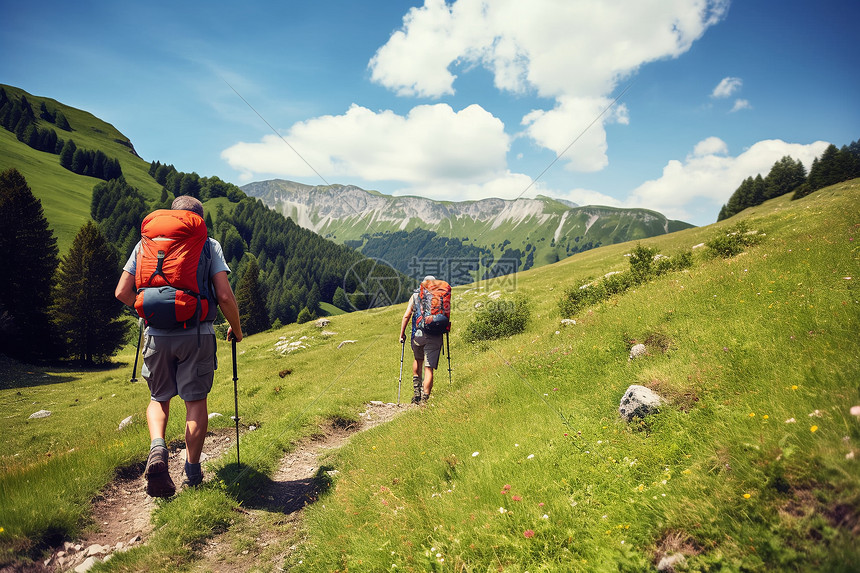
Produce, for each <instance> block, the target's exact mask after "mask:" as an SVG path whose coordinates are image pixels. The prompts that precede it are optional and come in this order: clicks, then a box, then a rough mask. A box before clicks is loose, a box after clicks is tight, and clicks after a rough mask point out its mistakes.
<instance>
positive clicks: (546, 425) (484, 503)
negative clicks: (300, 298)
mask: <svg viewBox="0 0 860 573" xmlns="http://www.w3.org/2000/svg"><path fill="white" fill-rule="evenodd" d="M858 201H860V180H854V181H852V182H848V183H844V184H840V185H837V186H834V187H830V188H827V189H824V190H821V191H819V192H816V193H815V194H813V195H811V196H809V197H806V198H804V199H802V200H799V201H796V202H790V201H789V199H788V197H782V198H779V199H775V200H773V201H770V202H768V203H765V204H764V205H762V206H760V207H756V208H753V209H749V210H746V211H744V212H743V213H741V214H740V215H738V216H736V217H734V218H732V219H730V220H728V221H725V222H722V223H719V224H715V225H711V226H708V227H703V228H695V229H689V230H684V231H680V232H678V233H674V234H670V235H665V236H661V237H657V238H653V239H648V240H646V241H642V244H643V245H647V246H649V247H654V248H657V249H659V250H660V252H662V253H665V254H669V255H671V254H674V253H676V252H679V251H682V250H687V249H690V248H692V247H693V246H694V245H698V244H700V243H703V242H705V241H707V240H709V239H711V238H713V237H715V236H718V235H720V234H721V232H722V230H724V229H726V228H728V227H729V226H730V225H733V224H734V223H735V222H737V221H738V220H740V219H743V220H745V221H747V222H748V224H749V226H750V228H752V229H755V230H757V231H760V232H763V233H765V235H766V237H765V240H764V241H763V242H762V243H761V244H759V245H758V246H755V247H751V248H750V249H748V250H747V251H746V252H744V253H743V254H741V255H738V256H736V257H733V258H731V259H708V258H706V257H704V256H703V254H702V253H703V251H704V249H696V250H695V251H694V253H696V255H695V259H694V265H693V268H692V269H691V270H690V271H689V272H684V273H675V274H669V275H666V276H663V277H661V278H659V279H656V280H654V281H652V282H650V283H648V284H645V285H643V286H640V287H637V288H636V289H635V290H634V291H629V292H627V293H626V294H624V295H621V296H617V297H615V298H612V299H610V300H608V301H607V302H605V303H602V304H599V305H597V306H595V307H592V308H589V309H587V310H585V311H583V312H582V313H580V315H578V316H576V317H575V319H576V324H572V325H568V326H562V325H561V323H560V316H559V314H558V307H557V304H558V301H559V299H560V297H561V294H562V291H563V290H564V289H565V288H567V287H570V286H577V285H579V284H582V281H583V280H584V279H586V278H589V277H599V276H601V275H604V274H605V273H607V272H610V271H615V270H622V269H625V268H627V265H628V264H627V259H626V258H625V256H624V255H625V254H627V253H629V252H630V250H631V249H632V248H633V247H634V246H635V245H634V244H631V243H627V244H621V245H612V246H608V247H603V248H600V249H595V250H592V251H588V252H585V253H580V254H578V255H575V256H573V257H571V258H569V259H567V260H565V261H562V262H560V263H558V264H555V265H550V266H546V267H542V268H539V269H534V270H531V271H528V272H524V273H521V274H519V275H518V276H517V277H516V279H515V280H513V281H508V282H490V283H485V284H479V285H471V286H468V287H460V288H457V289H455V294H454V309H455V314H454V315H453V317H452V318H453V320H454V324H455V327H454V331H453V333H452V335H451V353H452V359H453V364H454V379H453V383H451V384H449V382H448V380H447V376H446V372H444V370H445V368H443V369H442V370H441V371H440V373H439V376H438V378H437V383H436V388H435V390H434V395H433V398H432V399H431V402H430V405H429V406H427V407H425V408H423V409H417V408H416V409H410V410H409V411H408V412H407V413H406V414H404V415H403V416H400V417H399V418H397V419H395V420H394V421H392V422H390V423H388V424H386V425H384V426H380V427H377V428H374V429H373V430H371V431H368V432H364V433H362V434H358V435H356V436H354V437H353V438H352V440H351V441H350V442H349V444H348V445H347V446H345V447H344V448H342V449H341V450H339V451H337V452H333V453H332V454H331V455H330V456H329V457H328V459H327V460H326V461H325V466H324V468H323V469H325V470H337V474H336V475H334V477H333V478H330V479H331V480H332V483H331V486H330V488H329V489H328V491H327V493H325V494H324V495H323V497H322V498H321V499H320V500H319V501H318V502H317V503H315V504H314V505H312V506H309V508H308V509H307V510H306V520H305V521H304V524H303V526H302V529H300V530H299V531H295V530H293V529H292V528H291V526H288V525H285V519H284V516H283V515H282V514H272V515H270V516H268V517H266V518H264V519H262V520H258V521H254V522H252V521H251V520H250V518H249V516H248V514H247V513H243V512H241V511H233V509H234V508H237V507H238V506H239V505H240V504H242V503H243V502H247V500H249V499H252V498H253V492H254V491H255V488H257V487H258V486H259V484H260V483H262V481H264V480H265V478H266V476H269V475H271V474H272V472H273V471H274V470H275V469H276V468H277V466H278V462H279V460H280V459H281V457H282V456H283V454H284V452H285V451H288V450H290V449H292V448H293V447H294V444H295V442H296V441H297V440H298V439H299V437H300V436H302V435H308V434H312V433H314V432H316V431H318V426H319V424H320V423H321V422H322V421H323V420H330V419H335V418H346V419H350V418H351V419H355V418H356V417H357V412H360V411H362V409H363V408H362V405H363V404H364V403H366V402H368V401H370V400H385V401H394V400H395V398H396V391H397V376H398V368H399V354H400V347H399V344H398V343H397V342H396V333H397V330H398V327H399V322H400V316H401V315H402V312H403V306H402V305H399V306H395V307H389V308H386V309H381V310H377V311H374V312H359V313H353V314H348V315H341V316H335V317H332V319H331V324H330V325H329V326H328V327H327V329H328V330H331V331H334V332H337V334H336V335H334V336H331V337H322V336H321V335H320V333H319V331H318V330H317V329H316V328H315V327H314V326H313V325H312V323H310V324H305V325H293V326H290V327H287V328H285V329H282V330H279V331H277V332H269V333H263V334H259V335H255V336H252V337H249V338H248V339H246V340H245V341H243V342H242V343H240V345H239V348H240V353H241V354H240V356H239V388H240V390H239V407H240V414H241V416H242V423H243V425H244V424H248V425H250V424H254V425H256V426H257V427H258V429H257V430H256V431H254V432H250V433H247V434H245V436H244V437H243V441H242V460H243V464H247V468H249V471H246V472H244V473H243V474H241V475H239V474H238V472H237V471H236V467H235V465H234V464H233V463H232V462H233V461H234V460H235V456H234V455H232V454H228V455H227V456H225V458H223V459H221V460H218V461H215V462H212V463H208V464H207V465H206V466H205V471H206V472H208V473H210V475H211V474H212V473H215V474H217V477H218V478H219V479H218V480H215V481H213V482H211V483H209V484H208V485H206V486H205V487H203V488H200V489H198V490H193V491H186V492H183V493H181V494H180V495H178V496H177V497H176V498H174V499H173V500H171V501H169V502H166V503H162V504H158V508H157V509H156V511H155V516H154V519H155V521H156V523H157V526H158V527H157V529H156V531H155V532H154V533H153V536H152V538H151V539H150V541H149V543H148V545H147V546H146V547H143V548H135V549H132V550H131V551H129V552H127V553H124V554H122V555H118V556H117V557H115V558H114V559H113V560H112V561H111V562H110V563H108V564H107V566H106V568H107V569H110V570H151V571H156V570H161V569H163V568H166V567H168V566H169V567H170V568H172V569H180V570H195V561H196V559H197V558H198V557H199V553H198V551H199V548H200V542H201V541H202V540H203V539H205V538H207V537H209V536H211V535H212V534H213V532H215V531H224V530H226V534H225V535H226V537H224V538H223V539H226V540H227V543H228V544H231V545H230V547H232V548H233V549H232V550H234V551H235V556H234V557H232V558H231V559H232V560H233V561H232V563H233V564H235V565H236V566H237V567H238V568H240V569H245V570H250V569H255V570H278V569H279V568H280V567H283V568H285V569H288V570H291V571H346V570H353V571H383V570H386V571H397V570H405V571H430V570H435V571H481V572H483V571H488V570H493V571H532V572H534V571H619V570H620V571H645V570H653V569H654V567H655V565H656V563H657V562H658V561H659V560H660V559H661V558H662V557H664V556H667V555H670V554H673V553H682V554H684V556H685V560H686V561H685V563H686V565H681V566H678V568H679V570H681V569H685V568H686V570H691V571H717V570H727V571H853V570H856V563H858V562H860V549H858V546H857V543H856V541H857V535H858V527H860V494H858V492H860V471H858V466H857V464H858V461H857V459H856V458H855V456H856V454H860V451H858V450H860V446H858V440H860V420H858V418H857V417H855V416H852V415H851V414H850V413H849V409H850V408H851V407H852V406H854V405H857V404H860V388H858V384H857V380H858V379H860V365H858V361H857V356H858V354H860V353H858V350H860V348H858V342H857V334H858V327H857V325H858V324H860V297H858V290H857V280H858V278H857V271H858V269H860V260H858V259H860V250H859V249H858V246H857V242H858V241H860V235H858V232H860V214H858V211H857V208H856V206H857V205H858ZM505 288H512V289H514V290H515V291H516V293H517V294H519V295H521V296H523V297H525V299H526V300H527V301H529V303H530V307H531V316H532V321H531V323H530V324H529V326H528V328H527V330H526V331H525V332H524V333H522V334H518V335H515V336H513V337H510V338H506V339H502V340H499V341H487V342H484V343H479V344H476V345H468V344H466V343H464V342H463V341H462V339H461V334H460V333H461V332H463V330H464V327H465V325H466V324H467V323H468V322H469V321H470V320H471V319H472V312H473V309H474V306H475V303H477V302H483V303H485V304H486V302H487V300H488V298H487V296H488V294H489V293H490V292H491V291H493V290H504V289H505ZM301 336H307V338H306V339H305V341H304V344H305V345H306V346H307V348H305V349H302V350H300V351H297V352H294V353H292V354H288V355H280V354H278V353H276V352H275V350H274V347H275V344H276V343H277V342H278V340H279V338H281V337H286V338H288V339H292V340H298V339H299V338H300V337H301ZM345 339H349V340H356V341H357V342H355V343H354V344H347V345H344V346H343V347H342V348H341V349H337V346H338V344H339V343H340V342H341V341H343V340H345ZM633 341H639V342H644V343H645V344H646V345H647V346H648V349H649V354H648V356H646V357H644V358H642V359H638V360H634V361H631V360H629V359H628V352H629V349H630V346H631V344H632V343H633ZM133 350H134V348H132V347H130V348H128V349H127V350H126V351H125V353H124V354H122V355H121V356H120V359H121V360H122V361H124V363H123V364H122V366H121V367H120V368H118V369H115V370H107V371H100V372H75V371H57V370H45V369H34V368H31V367H27V368H24V367H20V366H18V365H16V364H14V363H8V362H6V363H2V364H0V368H2V370H3V372H2V375H0V380H3V381H4V382H3V384H4V385H5V386H7V387H8V389H3V390H0V404H3V410H4V418H5V419H4V423H5V429H4V447H3V450H2V456H0V516H2V520H3V522H2V523H0V528H2V529H0V547H2V550H3V552H4V553H3V555H5V556H6V558H8V559H11V558H13V557H14V556H18V557H19V558H24V557H26V556H30V557H38V556H39V549H40V547H41V546H44V545H40V544H45V543H48V542H57V541H59V540H61V539H63V538H66V537H69V536H74V535H75V533H76V532H77V531H79V530H80V528H81V527H85V526H86V525H87V517H88V514H87V507H88V501H89V500H90V499H92V497H93V496H94V495H96V493H97V492H98V491H99V489H100V488H101V487H102V486H103V485H104V484H105V483H106V482H107V481H109V480H110V479H111V476H112V475H113V472H114V469H115V468H116V467H121V466H123V465H127V464H130V463H132V462H134V461H140V460H142V459H143V458H144V455H145V453H146V451H145V450H146V444H147V443H148V437H147V435H146V428H145V421H144V418H143V410H144V408H145V405H146V403H147V400H148V396H147V392H146V389H145V387H143V386H142V385H141V384H139V383H138V384H131V383H129V382H128V378H129V369H130V364H131V361H132V359H133ZM220 355H221V364H222V368H221V369H220V370H219V372H218V374H217V375H216V383H215V388H214V390H213V394H212V395H211V398H210V409H211V410H212V411H219V412H223V413H229V412H231V411H232V407H233V393H232V384H231V383H230V376H231V373H230V371H229V370H230V369H229V366H226V365H227V364H228V363H229V358H228V357H229V349H228V348H227V346H226V345H224V346H222V347H221V348H220ZM225 366H226V367H225ZM285 368H289V369H291V371H292V374H291V375H290V376H287V377H286V378H281V377H280V376H279V375H278V373H279V372H280V371H281V370H283V369H285ZM406 379H407V382H406V384H405V385H404V387H407V388H408V376H407V377H406ZM630 384H642V385H645V386H648V387H650V388H652V389H654V390H655V391H657V392H658V393H660V394H661V395H663V396H664V397H665V398H666V399H667V401H668V403H667V405H665V406H664V407H663V408H662V410H661V412H660V413H659V414H657V415H655V416H652V417H650V418H648V419H647V420H645V421H643V422H642V423H634V424H632V425H628V424H626V423H624V422H622V421H621V420H620V418H619V416H618V413H617V409H618V404H619V400H620V399H621V397H622V395H623V393H624V392H625V389H626V388H627V387H628V386H629V385H630ZM40 409H47V410H51V411H53V412H54V414H52V416H50V417H48V418H43V419H35V420H29V419H28V416H29V415H30V414H31V413H33V412H35V411H37V410H40ZM128 415H133V416H134V418H133V419H134V423H133V424H132V425H131V426H130V427H129V428H127V429H125V430H123V431H118V430H117V425H118V423H119V421H120V420H122V419H123V418H125V417H126V416H128ZM181 417H182V409H181V406H177V407H176V408H175V411H174V415H173V419H172V420H171V424H170V426H169V428H168V433H169V435H170V436H171V437H172V438H178V437H179V436H180V435H181V432H182V427H181V423H180V418H181ZM213 424H216V425H223V426H229V425H230V420H229V418H228V417H227V416H226V415H225V416H224V417H223V418H217V419H215V420H214V421H213ZM233 453H235V452H233ZM320 475H321V479H323V478H324V477H325V476H327V475H329V474H326V473H325V472H321V474H320ZM325 479H329V478H325ZM45 500H50V503H46V502H45ZM261 528H270V529H274V530H277V531H278V537H277V541H275V542H274V545H273V546H272V545H270V546H269V547H266V548H264V547H261V546H257V544H256V543H257V542H256V541H255V535H256V534H257V532H259V531H260V530H261ZM270 539H271V538H270ZM293 545H295V546H296V547H295V548H294V549H291V546H293ZM284 554H287V555H288V557H287V558H286V562H283V561H282V560H280V561H277V562H272V561H271V559H270V556H271V555H284ZM267 556H268V557H267Z"/></svg>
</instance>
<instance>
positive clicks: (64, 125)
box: [54, 110, 72, 131]
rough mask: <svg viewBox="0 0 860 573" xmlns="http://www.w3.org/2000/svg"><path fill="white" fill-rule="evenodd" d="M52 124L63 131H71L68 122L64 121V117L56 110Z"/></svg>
mask: <svg viewBox="0 0 860 573" xmlns="http://www.w3.org/2000/svg"><path fill="white" fill-rule="evenodd" d="M54 124H55V125H56V126H57V127H59V128H60V129H63V130H65V131H72V126H71V125H69V120H67V119H66V116H65V115H64V114H63V112H62V111H60V110H57V115H56V116H55V117H54Z"/></svg>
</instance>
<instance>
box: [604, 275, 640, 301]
mask: <svg viewBox="0 0 860 573" xmlns="http://www.w3.org/2000/svg"><path fill="white" fill-rule="evenodd" d="M601 282H602V283H603V288H604V289H605V291H606V295H607V296H612V295H614V294H621V293H623V292H625V291H626V290H628V289H629V288H631V287H632V286H633V274H632V273H629V272H626V273H625V272H621V273H614V274H610V275H607V276H605V277H603V280H602V281H601Z"/></svg>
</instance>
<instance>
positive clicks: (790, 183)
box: [764, 155, 806, 201]
mask: <svg viewBox="0 0 860 573" xmlns="http://www.w3.org/2000/svg"><path fill="white" fill-rule="evenodd" d="M804 181H806V168H805V167H804V166H803V162H801V161H800V160H797V161H795V160H794V159H792V158H791V157H790V156H788V155H786V156H785V157H783V158H782V159H780V160H779V161H777V162H776V163H774V164H773V167H771V169H770V173H768V174H767V177H765V180H764V182H765V187H766V189H765V195H764V200H765V201H767V200H768V199H773V198H774V197H779V196H781V195H785V194H786V193H789V192H791V191H794V190H795V189H796V188H797V187H799V186H800V185H803V182H804Z"/></svg>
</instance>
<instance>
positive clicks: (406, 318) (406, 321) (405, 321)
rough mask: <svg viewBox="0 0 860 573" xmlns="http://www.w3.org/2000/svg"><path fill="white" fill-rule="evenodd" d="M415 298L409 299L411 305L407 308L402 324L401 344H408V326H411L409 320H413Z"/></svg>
mask: <svg viewBox="0 0 860 573" xmlns="http://www.w3.org/2000/svg"><path fill="white" fill-rule="evenodd" d="M413 299H414V297H409V304H408V305H407V306H406V312H405V313H403V320H402V321H401V322H400V342H406V325H407V324H409V319H410V318H412V300H413Z"/></svg>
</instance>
